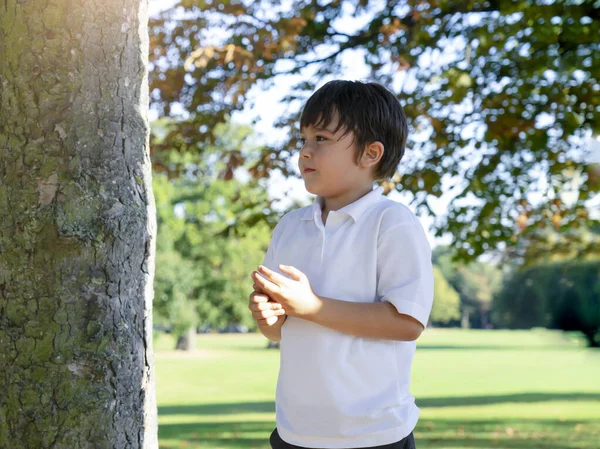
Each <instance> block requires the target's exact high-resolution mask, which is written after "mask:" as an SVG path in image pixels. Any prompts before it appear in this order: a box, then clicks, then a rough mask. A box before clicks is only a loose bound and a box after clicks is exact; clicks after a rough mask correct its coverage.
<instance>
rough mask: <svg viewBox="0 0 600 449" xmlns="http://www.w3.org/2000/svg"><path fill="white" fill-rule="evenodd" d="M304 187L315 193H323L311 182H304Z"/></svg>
mask: <svg viewBox="0 0 600 449" xmlns="http://www.w3.org/2000/svg"><path fill="white" fill-rule="evenodd" d="M304 188H305V189H306V191H307V192H308V193H311V194H313V195H320V194H321V193H320V192H319V189H315V187H314V186H311V185H310V184H307V183H306V182H305V183H304Z"/></svg>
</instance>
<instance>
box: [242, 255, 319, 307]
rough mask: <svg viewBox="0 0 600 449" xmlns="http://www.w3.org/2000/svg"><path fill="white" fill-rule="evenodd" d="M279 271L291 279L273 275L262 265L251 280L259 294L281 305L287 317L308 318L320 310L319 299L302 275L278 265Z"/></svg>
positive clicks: (273, 273) (296, 270) (297, 271)
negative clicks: (261, 293)
mask: <svg viewBox="0 0 600 449" xmlns="http://www.w3.org/2000/svg"><path fill="white" fill-rule="evenodd" d="M279 269H280V270H281V271H283V272H284V273H285V274H289V275H290V276H291V277H292V279H290V278H288V277H285V276H282V275H281V274H279V273H275V272H274V271H272V270H269V269H268V268H267V267H263V266H262V265H261V266H260V267H258V272H256V271H254V272H253V273H252V279H253V280H254V283H255V285H256V286H257V287H258V288H259V289H260V291H261V292H263V293H265V294H266V295H268V297H270V298H271V299H272V300H273V301H276V302H277V303H279V304H281V305H282V306H283V308H284V309H285V311H286V313H287V314H288V315H292V316H296V317H298V318H309V317H311V316H313V315H314V314H315V313H316V312H318V311H319V309H320V308H321V299H320V298H319V297H318V296H317V295H316V294H315V293H314V292H313V289H312V287H311V286H310V282H309V281H308V278H307V277H306V275H305V274H304V273H302V272H301V271H300V270H298V269H297V268H294V267H289V266H286V265H279Z"/></svg>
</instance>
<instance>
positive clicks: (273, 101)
mask: <svg viewBox="0 0 600 449" xmlns="http://www.w3.org/2000/svg"><path fill="white" fill-rule="evenodd" d="M174 3H175V1H173V0H150V1H149V14H150V15H155V14H157V13H158V12H160V11H161V10H163V9H166V8H168V7H170V6H171V5H173V4H174ZM368 20H369V17H368V16H367V15H363V16H361V17H360V16H359V17H357V18H352V17H345V18H344V20H343V22H338V24H336V28H337V29H338V30H339V31H342V32H348V33H351V32H353V30H355V29H357V28H358V27H360V26H362V25H363V24H364V23H365V22H366V21H368ZM355 56H356V55H353V54H352V53H351V52H346V53H344V54H343V57H344V59H343V60H342V61H343V67H344V71H343V75H342V78H343V79H349V80H360V79H364V78H365V76H367V75H368V70H367V68H366V66H364V64H357V63H356V61H357V60H362V58H356V57H355ZM282 69H284V67H282ZM402 77H403V73H402V74H400V75H399V77H398V79H397V80H396V81H397V82H398V84H399V83H401V82H402V81H403V80H402ZM297 80H298V77H295V76H285V77H283V76H280V77H278V79H276V81H275V84H274V86H273V87H272V88H271V89H269V90H268V91H258V90H252V91H251V92H250V96H251V97H254V98H255V99H259V100H255V101H254V104H255V107H254V108H252V109H250V108H246V109H245V110H244V111H243V112H241V113H237V114H234V116H233V117H232V120H233V121H235V122H238V123H250V122H251V121H252V119H253V118H254V117H257V118H258V121H257V124H256V125H255V126H254V130H255V133H256V139H257V140H258V141H260V140H262V141H263V142H265V141H268V142H270V143H273V142H274V141H282V140H283V139H284V138H285V134H284V131H283V130H281V129H275V128H274V127H273V123H275V122H276V121H277V119H278V118H279V117H281V116H282V115H283V114H284V112H285V110H286V108H287V106H286V105H285V104H284V103H283V102H282V101H281V100H282V98H283V97H284V96H285V95H286V94H287V92H288V91H289V89H290V87H291V86H292V85H293V84H294V83H295V81H297ZM326 81H328V80H327V79H323V80H322V83H321V84H324V83H325V82H326ZM317 87H318V86H317ZM392 87H394V86H392ZM155 118H157V114H156V112H155V111H151V113H150V119H151V120H153V119H155ZM587 144H588V149H589V151H588V155H587V161H588V162H595V163H600V136H595V137H594V138H592V137H591V136H590V137H588V140H587ZM406 157H410V150H408V151H407V155H406ZM297 159H298V153H297V152H295V156H294V157H293V161H292V163H293V165H294V166H297ZM268 191H269V194H270V195H271V197H273V198H277V199H279V200H280V204H279V205H280V207H284V206H285V205H286V204H289V202H291V201H292V200H296V201H303V202H309V201H312V199H313V198H314V197H313V196H312V195H310V194H309V193H308V192H306V190H305V188H304V183H303V181H302V179H300V178H285V177H284V176H283V175H281V174H280V173H278V172H275V173H274V174H273V176H272V177H271V179H270V181H269V187H268ZM564 195H565V196H564V198H563V200H565V202H567V203H568V202H569V201H571V200H573V199H574V198H576V196H577V191H576V189H573V190H572V191H571V192H565V194H564ZM388 197H389V198H391V199H393V200H395V201H398V202H401V203H403V204H406V205H407V206H408V207H409V208H411V210H413V212H415V213H417V211H415V210H414V208H412V207H411V206H410V205H409V201H410V198H411V196H410V195H407V194H402V193H400V192H392V193H390V195H389V196H388ZM450 199H451V195H450V194H445V195H442V197H441V198H439V199H435V198H433V199H432V200H431V201H430V202H429V203H430V205H431V207H432V209H433V210H434V211H435V213H438V214H443V213H444V212H445V210H447V206H448V203H449V201H450ZM592 206H593V207H594V209H597V212H598V213H599V214H600V198H597V201H594V204H593V205H592ZM417 215H418V217H419V219H420V221H421V224H422V225H423V227H424V228H425V230H426V232H427V235H428V239H429V242H430V244H431V245H432V246H433V247H435V246H437V245H438V244H447V243H449V242H450V240H451V238H450V236H448V235H447V236H444V237H442V238H439V237H435V236H434V235H433V230H432V225H433V221H434V217H432V216H429V215H423V214H418V213H417Z"/></svg>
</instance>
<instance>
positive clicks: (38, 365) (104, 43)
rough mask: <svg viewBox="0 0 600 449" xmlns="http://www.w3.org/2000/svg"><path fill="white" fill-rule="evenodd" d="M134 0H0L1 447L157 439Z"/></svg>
mask: <svg viewBox="0 0 600 449" xmlns="http://www.w3.org/2000/svg"><path fill="white" fill-rule="evenodd" d="M147 56H148V35H147V4H146V0H124V1H119V2H117V1H114V0H103V1H100V2H97V1H92V0H73V1H52V0H51V1H48V2H36V1H27V0H4V1H3V2H1V3H0V223H1V224H2V226H1V227H0V447H1V448H10V449H22V448H23V449H24V448H27V449H46V448H47V449H50V448H52V449H74V448H77V449H82V448H94V449H104V448H106V449H109V448H110V449H117V448H127V449H132V448H133V449H141V448H144V449H155V448H157V447H158V445H157V437H156V431H157V425H156V402H155V391H154V374H153V355H152V337H151V331H152V322H151V317H152V313H151V307H152V297H153V277H154V251H155V236H156V218H155V208H154V197H153V193H152V184H151V164H150V158H149V148H148V131H149V130H148V117H147V113H148V86H147Z"/></svg>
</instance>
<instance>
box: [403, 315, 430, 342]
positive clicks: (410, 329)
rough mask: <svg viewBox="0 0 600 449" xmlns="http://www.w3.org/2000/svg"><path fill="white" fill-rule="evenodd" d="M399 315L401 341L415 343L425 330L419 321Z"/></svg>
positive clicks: (408, 316)
mask: <svg viewBox="0 0 600 449" xmlns="http://www.w3.org/2000/svg"><path fill="white" fill-rule="evenodd" d="M399 315H400V317H401V319H402V326H401V327H402V330H403V332H402V334H403V335H402V337H403V338H402V340H404V341H416V340H417V339H418V338H419V337H420V336H421V334H422V333H423V331H424V330H425V327H424V326H423V325H422V324H421V322H420V321H419V320H417V319H416V318H413V317H412V316H410V315H404V314H403V313H401V314H399Z"/></svg>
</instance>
